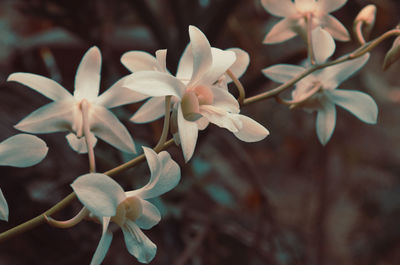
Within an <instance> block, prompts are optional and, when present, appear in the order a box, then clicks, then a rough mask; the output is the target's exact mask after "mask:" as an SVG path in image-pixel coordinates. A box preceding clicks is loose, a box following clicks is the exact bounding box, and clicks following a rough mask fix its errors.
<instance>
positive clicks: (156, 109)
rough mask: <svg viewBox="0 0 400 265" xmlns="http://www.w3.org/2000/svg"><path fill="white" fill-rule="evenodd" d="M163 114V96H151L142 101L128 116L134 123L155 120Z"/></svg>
mask: <svg viewBox="0 0 400 265" xmlns="http://www.w3.org/2000/svg"><path fill="white" fill-rule="evenodd" d="M164 114H165V97H153V98H150V99H149V100H148V101H146V103H144V104H143V105H142V106H141V107H140V108H139V109H138V110H137V111H136V113H135V114H134V115H133V116H132V118H130V121H132V122H135V123H147V122H152V121H155V120H157V119H159V118H161V117H162V116H164Z"/></svg>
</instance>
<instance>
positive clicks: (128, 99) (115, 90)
mask: <svg viewBox="0 0 400 265" xmlns="http://www.w3.org/2000/svg"><path fill="white" fill-rule="evenodd" d="M127 78H128V76H125V77H123V78H121V79H120V80H118V81H117V82H116V83H115V84H114V85H112V86H111V87H110V88H109V89H107V90H106V91H105V92H104V93H103V94H101V95H100V96H99V97H98V98H97V99H96V104H98V105H102V106H104V107H106V108H107V109H110V108H114V107H118V106H122V105H126V104H131V103H135V102H139V101H142V100H144V99H146V98H148V96H146V95H143V94H140V93H138V92H135V91H132V90H131V89H129V88H126V87H125V86H124V83H125V82H126V79H127Z"/></svg>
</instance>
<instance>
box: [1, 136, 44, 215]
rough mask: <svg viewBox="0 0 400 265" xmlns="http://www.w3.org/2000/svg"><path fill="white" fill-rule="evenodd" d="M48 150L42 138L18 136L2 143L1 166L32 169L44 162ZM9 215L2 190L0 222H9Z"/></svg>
mask: <svg viewBox="0 0 400 265" xmlns="http://www.w3.org/2000/svg"><path fill="white" fill-rule="evenodd" d="M48 150H49V148H48V147H47V145H46V143H45V142H44V141H43V140H41V139H40V138H38V137H36V136H33V135H29V134H17V135H14V136H11V137H10V138H7V139H6V140H4V141H3V142H1V143H0V165H1V166H13V167H30V166H33V165H35V164H37V163H39V162H40V161H42V160H43V158H44V157H45V156H46V155H47V151H48ZM8 213H9V211H8V204H7V201H6V199H5V198H4V195H3V193H2V191H1V189H0V220H4V221H8Z"/></svg>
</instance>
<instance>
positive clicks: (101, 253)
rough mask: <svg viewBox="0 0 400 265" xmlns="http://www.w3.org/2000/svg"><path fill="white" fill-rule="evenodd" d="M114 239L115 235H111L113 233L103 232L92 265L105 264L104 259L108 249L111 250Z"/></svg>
mask: <svg viewBox="0 0 400 265" xmlns="http://www.w3.org/2000/svg"><path fill="white" fill-rule="evenodd" d="M112 238H113V234H112V233H111V231H109V230H106V231H105V232H103V234H102V235H101V239H100V242H99V244H98V245H97V248H96V252H95V253H94V255H93V258H92V261H91V262H90V265H100V264H101V263H102V262H103V260H104V257H105V256H106V254H107V252H108V249H109V248H110V245H111V241H112Z"/></svg>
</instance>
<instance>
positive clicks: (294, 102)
mask: <svg viewBox="0 0 400 265" xmlns="http://www.w3.org/2000/svg"><path fill="white" fill-rule="evenodd" d="M321 88H322V87H321V85H320V84H318V85H316V86H314V87H313V88H312V89H310V90H309V91H308V92H307V93H306V94H305V95H304V96H303V97H301V98H299V99H294V100H285V99H282V98H280V97H279V96H276V100H277V101H278V102H279V103H281V104H284V105H289V108H290V109H293V108H295V107H297V106H298V105H300V104H301V103H303V102H305V101H307V100H308V99H309V98H311V97H312V96H313V95H315V94H316V93H318V91H319V90H320V89H321Z"/></svg>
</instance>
